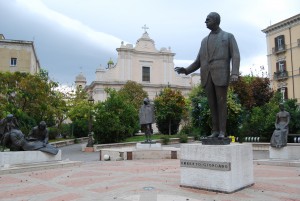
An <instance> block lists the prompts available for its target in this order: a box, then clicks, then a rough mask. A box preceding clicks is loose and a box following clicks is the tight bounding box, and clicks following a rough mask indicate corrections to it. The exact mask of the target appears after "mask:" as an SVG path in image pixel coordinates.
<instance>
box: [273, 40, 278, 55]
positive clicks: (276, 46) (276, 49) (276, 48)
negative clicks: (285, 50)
mask: <svg viewBox="0 0 300 201" xmlns="http://www.w3.org/2000/svg"><path fill="white" fill-rule="evenodd" d="M277 41H278V36H277V37H276V38H274V42H275V52H277V51H278V42H277Z"/></svg>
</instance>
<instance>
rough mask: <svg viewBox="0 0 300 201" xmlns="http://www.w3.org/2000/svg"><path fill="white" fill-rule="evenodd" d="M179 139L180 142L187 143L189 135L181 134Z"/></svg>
mask: <svg viewBox="0 0 300 201" xmlns="http://www.w3.org/2000/svg"><path fill="white" fill-rule="evenodd" d="M179 141H180V143H187V142H188V136H187V135H185V134H183V135H179Z"/></svg>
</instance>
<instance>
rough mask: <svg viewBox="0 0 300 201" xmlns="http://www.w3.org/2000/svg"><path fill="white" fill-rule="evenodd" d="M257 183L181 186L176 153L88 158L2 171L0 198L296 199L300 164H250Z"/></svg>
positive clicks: (67, 200) (30, 200)
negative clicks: (232, 187) (222, 188)
mask: <svg viewBox="0 0 300 201" xmlns="http://www.w3.org/2000/svg"><path fill="white" fill-rule="evenodd" d="M254 181H255V184H254V185H253V186H251V187H249V188H245V189H243V190H241V191H238V192H235V193H232V194H224V193H216V192H211V191H205V190H199V189H192V188H184V187H180V161H179V160H178V159H163V160H136V161H88V162H84V163H82V164H81V165H80V166H69V167H61V168H56V169H43V170H34V171H29V172H16V173H10V174H2V175H0V185H1V188H0V200H1V201H44V200H45V201H71V200H75V201H94V200H95V201H96V200H101V201H269V200H270V201H300V167H291V166H270V165H258V164H254Z"/></svg>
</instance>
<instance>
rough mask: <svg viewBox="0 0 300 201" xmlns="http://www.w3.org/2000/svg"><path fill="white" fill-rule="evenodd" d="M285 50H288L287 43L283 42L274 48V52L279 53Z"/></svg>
mask: <svg viewBox="0 0 300 201" xmlns="http://www.w3.org/2000/svg"><path fill="white" fill-rule="evenodd" d="M285 51H286V47H285V44H282V45H280V46H278V47H273V48H272V53H273V54H279V53H282V52H285Z"/></svg>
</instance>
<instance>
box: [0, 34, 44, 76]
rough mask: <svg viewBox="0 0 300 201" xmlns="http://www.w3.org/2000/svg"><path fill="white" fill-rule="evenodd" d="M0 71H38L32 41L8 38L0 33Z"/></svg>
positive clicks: (37, 61)
mask: <svg viewBox="0 0 300 201" xmlns="http://www.w3.org/2000/svg"><path fill="white" fill-rule="evenodd" d="M0 71H5V72H7V71H8V72H16V71H19V72H26V73H30V74H35V73H39V72H40V63H39V60H38V57H37V54H36V51H35V48H34V43H33V41H24V40H9V39H5V37H4V35H3V34H0Z"/></svg>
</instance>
